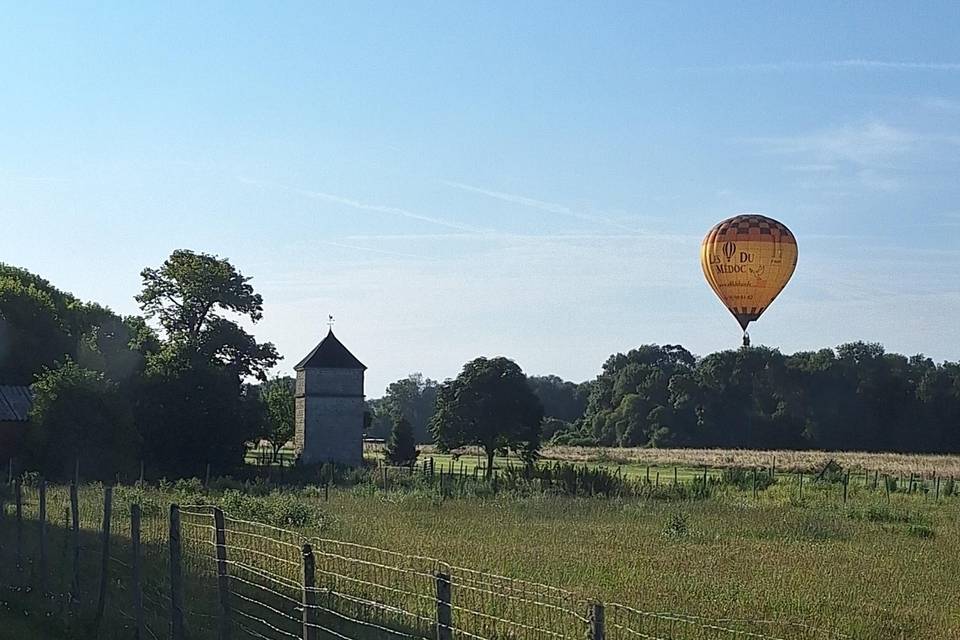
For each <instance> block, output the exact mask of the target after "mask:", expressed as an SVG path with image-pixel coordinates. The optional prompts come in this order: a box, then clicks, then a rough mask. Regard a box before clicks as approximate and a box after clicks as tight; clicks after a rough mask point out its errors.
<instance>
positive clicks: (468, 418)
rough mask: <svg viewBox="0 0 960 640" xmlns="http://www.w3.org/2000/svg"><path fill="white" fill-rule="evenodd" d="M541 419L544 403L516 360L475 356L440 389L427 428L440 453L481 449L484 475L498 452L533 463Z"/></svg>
mask: <svg viewBox="0 0 960 640" xmlns="http://www.w3.org/2000/svg"><path fill="white" fill-rule="evenodd" d="M542 421H543V405H542V404H540V400H539V399H538V398H537V396H536V395H534V393H533V391H532V390H531V389H530V385H529V383H528V382H527V377H526V376H525V375H524V373H523V371H522V370H521V369H520V367H519V366H517V364H516V363H515V362H513V361H512V360H508V359H507V358H491V359H487V358H477V359H476V360H472V361H470V362H468V363H467V364H466V365H464V367H463V371H461V372H460V375H458V376H457V377H456V379H454V380H449V381H447V382H445V383H444V384H442V385H441V386H440V390H439V393H438V395H437V409H436V412H435V413H434V414H433V417H432V418H431V420H430V428H431V431H433V435H434V438H435V440H436V442H437V446H438V447H439V449H440V450H441V451H450V450H451V449H456V448H459V447H463V446H467V445H475V446H478V447H480V448H482V449H483V451H484V452H485V453H486V456H487V470H486V473H487V476H488V477H489V476H490V475H491V474H492V473H493V459H494V456H495V455H496V454H497V453H500V454H501V455H505V454H506V452H507V451H508V450H510V449H513V450H517V451H519V452H520V455H521V456H522V457H523V459H524V460H525V461H527V462H528V463H532V462H533V461H534V460H535V459H536V457H537V454H538V452H539V450H540V426H541V422H542Z"/></svg>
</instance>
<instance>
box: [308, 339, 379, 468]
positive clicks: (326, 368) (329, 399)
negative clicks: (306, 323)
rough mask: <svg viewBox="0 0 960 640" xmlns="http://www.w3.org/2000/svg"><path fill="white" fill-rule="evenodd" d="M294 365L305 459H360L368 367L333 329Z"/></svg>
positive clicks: (359, 461) (356, 462)
mask: <svg viewBox="0 0 960 640" xmlns="http://www.w3.org/2000/svg"><path fill="white" fill-rule="evenodd" d="M294 369H295V370H296V372H297V388H296V394H295V396H296V435H295V443H296V448H297V451H298V452H299V454H300V460H301V462H303V463H304V464H318V463H321V462H336V463H339V464H347V465H360V464H362V463H363V413H364V410H365V406H364V402H363V372H364V371H365V370H366V367H365V366H364V365H363V363H362V362H360V361H359V360H357V359H356V358H355V357H354V355H353V354H352V353H350V351H349V350H348V349H347V348H346V347H345V346H343V343H342V342H340V341H339V340H337V337H336V336H335V335H333V329H331V330H330V332H329V333H328V334H327V337H326V338H324V339H323V340H322V341H321V342H320V344H318V345H317V346H316V347H315V348H314V349H313V351H311V352H310V353H308V354H307V357H306V358H304V359H303V360H301V361H300V363H299V364H298V365H297V366H296V367H294Z"/></svg>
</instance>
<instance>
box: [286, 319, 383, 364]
mask: <svg viewBox="0 0 960 640" xmlns="http://www.w3.org/2000/svg"><path fill="white" fill-rule="evenodd" d="M366 368H367V367H366V365H364V364H363V363H362V362H360V361H359V360H357V358H356V356H354V355H353V354H352V353H350V350H349V349H347V348H346V347H345V346H343V343H342V342H340V341H339V340H337V336H335V335H333V329H330V332H329V333H327V337H326V338H324V339H323V340H321V341H320V344H318V345H317V346H316V347H314V348H313V351H311V352H310V353H308V354H307V357H306V358H304V359H303V360H301V361H300V363H299V364H298V365H297V366H295V367H294V370H295V371H300V370H301V369H366Z"/></svg>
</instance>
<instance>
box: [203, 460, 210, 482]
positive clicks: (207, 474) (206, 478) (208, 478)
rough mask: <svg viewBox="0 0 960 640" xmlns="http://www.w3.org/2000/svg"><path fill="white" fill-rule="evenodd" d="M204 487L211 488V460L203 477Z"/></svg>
mask: <svg viewBox="0 0 960 640" xmlns="http://www.w3.org/2000/svg"><path fill="white" fill-rule="evenodd" d="M203 488H204V489H209V488H210V463H209V462H208V463H207V472H206V475H204V477H203Z"/></svg>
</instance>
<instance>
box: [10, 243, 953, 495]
mask: <svg viewBox="0 0 960 640" xmlns="http://www.w3.org/2000/svg"><path fill="white" fill-rule="evenodd" d="M141 279H142V288H141V291H140V293H139V294H138V295H137V296H136V300H137V301H138V303H139V305H140V309H141V312H142V315H140V316H130V317H120V316H118V315H117V314H115V313H113V312H112V311H111V310H109V309H108V308H106V307H103V306H100V305H97V304H93V303H86V302H82V301H80V300H78V299H77V298H75V297H74V296H72V295H71V294H69V293H66V292H63V291H60V290H59V289H57V288H56V287H54V286H53V285H51V284H50V283H49V282H47V281H46V280H44V279H43V278H41V277H39V276H36V275H34V274H31V273H29V272H27V271H25V270H23V269H19V268H16V267H12V266H7V265H2V264H0V384H24V385H28V384H29V385H32V388H33V391H34V407H33V412H32V416H31V417H32V424H31V426H30V428H29V429H27V430H26V439H25V442H24V443H23V447H22V448H21V456H22V457H23V463H24V464H25V465H29V466H30V467H31V468H35V469H38V470H42V471H43V472H44V473H45V474H46V475H47V477H50V478H55V477H65V476H68V475H69V474H70V473H71V471H72V467H73V464H74V460H75V459H76V458H78V457H79V458H81V459H83V460H91V461H94V460H95V461H97V464H96V465H93V466H92V468H89V469H87V471H88V472H89V476H96V475H98V474H99V475H101V476H103V478H104V479H107V478H110V477H113V476H114V475H115V474H116V473H124V474H127V473H133V472H134V470H135V469H136V468H137V467H139V464H140V461H144V462H145V463H146V465H147V473H148V474H150V475H155V476H160V475H164V476H167V477H179V476H190V475H198V474H200V473H202V472H203V470H204V468H205V467H206V465H208V464H209V465H210V468H211V470H212V471H213V472H215V473H226V472H229V471H231V470H233V469H236V468H237V467H238V466H239V465H241V464H242V463H243V459H244V455H245V453H246V450H247V448H248V446H249V444H250V443H251V442H253V441H256V440H259V439H261V438H264V439H267V440H268V441H270V443H271V444H272V446H273V447H274V451H275V452H276V451H278V450H279V449H280V448H281V447H282V446H283V445H284V444H285V443H287V442H288V441H289V440H290V439H291V438H292V435H293V406H294V400H293V379H292V378H289V377H287V378H274V379H268V377H267V372H268V371H269V370H270V369H271V368H272V367H273V366H274V365H276V363H277V362H278V360H279V355H278V354H277V351H276V349H275V348H274V346H273V345H272V344H271V343H260V342H257V341H256V340H255V339H254V338H253V336H251V335H250V334H249V333H247V332H246V331H245V330H244V329H243V328H242V327H241V326H240V324H239V323H238V322H237V319H239V318H246V319H248V320H249V321H251V322H254V323H255V322H257V321H259V320H260V319H261V317H262V313H263V301H262V298H261V296H260V295H259V294H257V293H256V292H255V291H254V290H253V287H252V286H251V284H250V279H249V278H248V277H246V276H244V275H243V274H241V273H240V271H238V270H237V269H236V268H235V267H234V266H233V265H232V264H230V262H229V261H227V260H224V259H221V258H218V257H216V256H212V255H207V254H203V253H195V252H191V251H185V250H179V251H175V252H174V253H173V254H171V256H170V257H169V258H168V259H167V260H166V261H164V263H163V264H162V265H160V266H159V267H157V268H153V267H147V268H145V269H143V271H142V272H141ZM254 381H255V382H254ZM398 429H399V431H397V430H398ZM365 430H366V432H367V434H368V435H370V436H375V437H382V438H385V439H386V438H387V437H388V436H389V438H390V446H389V447H388V449H390V450H392V451H396V452H398V453H397V454H396V455H397V459H399V460H405V461H409V459H410V457H411V455H412V456H414V458H415V453H416V449H415V446H414V443H424V442H435V443H437V444H438V445H439V446H440V448H441V449H456V448H458V447H461V446H466V445H475V446H479V447H481V448H483V449H484V450H485V451H486V452H487V454H488V458H489V459H491V460H492V457H493V455H495V454H496V453H498V452H500V453H502V452H504V451H506V450H512V451H514V452H516V453H519V454H520V455H522V456H523V457H525V458H527V459H533V458H534V457H535V456H536V454H537V451H538V450H539V448H540V446H541V444H542V443H553V444H567V445H580V446H598V445H602V446H640V447H738V448H788V449H789V448H798V449H799V448H817V449H846V450H869V451H902V452H931V453H936V452H960V364H958V363H955V362H942V363H936V362H934V361H932V360H931V359H929V358H926V357H923V356H920V355H917V356H912V357H905V356H902V355H899V354H893V353H886V352H885V351H884V349H883V347H882V346H880V345H878V344H873V343H865V342H855V343H850V344H845V345H841V346H839V347H837V348H835V349H822V350H819V351H810V352H799V353H795V354H792V355H784V354H782V353H780V352H779V351H777V350H775V349H769V348H766V347H756V348H744V349H738V350H732V351H722V352H718V353H713V354H710V355H707V356H704V357H697V356H695V355H693V354H692V353H690V352H689V351H687V350H686V349H684V348H683V347H681V346H678V345H643V346H641V347H639V348H636V349H633V350H631V351H628V352H627V353H618V354H614V355H612V356H610V357H609V358H608V359H607V361H606V362H605V363H604V364H603V367H602V369H601V371H600V373H599V375H598V376H597V377H596V378H595V379H593V380H590V381H587V382H583V383H573V382H569V381H565V380H562V379H561V378H559V377H557V376H526V375H525V374H524V373H523V371H521V370H520V368H519V367H518V366H517V365H516V364H515V363H514V362H512V361H511V360H509V359H507V358H491V359H487V358H478V359H476V360H473V361H471V362H469V363H467V364H466V365H465V366H464V368H463V371H462V372H461V373H460V375H459V376H458V377H457V378H455V379H452V380H446V381H444V382H438V381H435V380H431V379H430V378H427V377H424V376H423V375H422V374H419V373H416V374H412V375H410V376H408V377H407V378H404V379H402V380H398V381H396V382H394V383H392V384H391V385H389V386H388V388H387V390H386V393H385V394H384V395H383V397H381V398H378V399H375V400H371V401H370V402H369V403H368V415H367V421H366V424H365ZM0 455H2V452H0Z"/></svg>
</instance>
